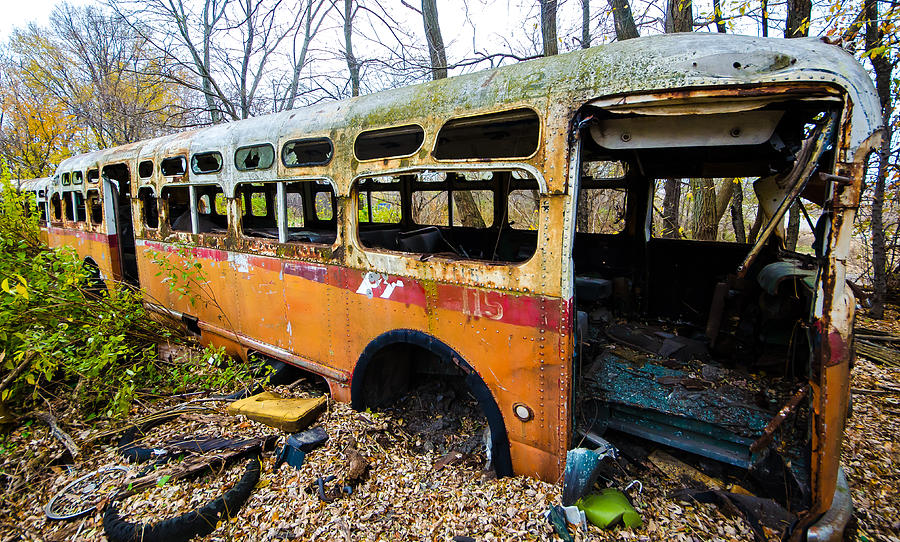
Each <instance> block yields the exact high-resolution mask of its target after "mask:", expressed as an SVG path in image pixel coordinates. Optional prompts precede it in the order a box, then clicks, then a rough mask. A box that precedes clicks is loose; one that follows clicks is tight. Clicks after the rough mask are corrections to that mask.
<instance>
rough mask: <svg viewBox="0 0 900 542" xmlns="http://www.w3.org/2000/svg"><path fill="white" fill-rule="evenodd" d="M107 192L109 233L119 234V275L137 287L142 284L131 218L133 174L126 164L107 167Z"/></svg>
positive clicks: (117, 235)
mask: <svg viewBox="0 0 900 542" xmlns="http://www.w3.org/2000/svg"><path fill="white" fill-rule="evenodd" d="M103 180H104V189H105V190H106V192H107V194H108V196H107V198H106V203H107V206H106V208H107V209H111V210H112V212H111V213H109V217H108V218H107V220H108V222H107V225H108V226H111V227H109V233H110V234H113V233H115V234H116V239H117V245H118V256H119V272H120V273H121V277H122V280H124V281H125V282H126V283H128V284H131V285H133V286H137V285H138V268H137V253H136V248H135V242H134V225H133V223H132V217H131V175H130V172H129V169H128V166H127V165H125V164H114V165H109V166H106V167H104V168H103Z"/></svg>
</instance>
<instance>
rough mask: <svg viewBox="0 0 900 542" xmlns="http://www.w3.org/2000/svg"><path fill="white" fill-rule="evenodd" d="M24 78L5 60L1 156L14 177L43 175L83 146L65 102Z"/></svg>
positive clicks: (0, 77)
mask: <svg viewBox="0 0 900 542" xmlns="http://www.w3.org/2000/svg"><path fill="white" fill-rule="evenodd" d="M26 80H27V78H26V77H25V76H23V74H22V73H21V72H19V71H18V69H17V67H16V66H14V65H12V64H11V63H9V62H8V61H7V62H6V63H5V65H3V66H2V69H0V83H2V84H0V111H2V114H0V156H3V157H4V158H5V162H6V164H5V165H6V167H8V168H9V170H10V172H11V173H12V175H13V176H14V177H17V178H34V177H45V176H48V175H52V174H53V172H54V170H55V169H56V166H57V164H59V162H60V161H61V160H62V159H64V158H66V157H67V156H69V155H70V154H72V153H73V152H77V151H78V150H81V149H82V147H81V145H79V141H80V139H81V137H80V136H81V134H80V132H79V130H78V128H77V126H78V122H77V120H76V119H75V117H74V116H73V115H71V114H70V113H69V111H68V109H67V108H66V106H65V104H63V103H62V102H60V101H59V100H57V99H56V97H55V96H54V95H53V94H51V93H49V92H47V91H46V90H45V89H44V88H42V87H40V86H30V85H28V84H26Z"/></svg>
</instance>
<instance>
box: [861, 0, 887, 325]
mask: <svg viewBox="0 0 900 542" xmlns="http://www.w3.org/2000/svg"><path fill="white" fill-rule="evenodd" d="M863 9H864V10H865V19H866V35H865V43H866V54H867V55H868V57H869V60H870V62H871V63H872V69H873V70H874V71H875V90H876V91H877V93H878V99H879V101H880V102H881V110H882V115H883V117H884V120H885V123H884V133H883V136H882V141H881V148H879V149H878V170H877V172H876V174H875V188H874V193H873V195H872V267H873V279H874V280H873V286H874V295H873V296H872V310H871V313H872V316H873V317H874V318H878V319H880V318H883V317H884V301H885V297H886V295H887V271H888V270H887V253H886V242H885V228H884V189H885V181H886V179H887V169H888V163H889V161H890V156H891V142H892V140H893V124H892V122H891V117H892V114H893V109H894V108H893V96H892V85H893V84H894V81H893V78H892V71H893V68H894V66H893V63H892V62H891V59H890V58H889V56H888V48H887V47H885V39H884V30H883V28H882V26H881V24H880V20H879V13H878V2H877V0H865V3H864V5H863Z"/></svg>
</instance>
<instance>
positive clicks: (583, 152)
mask: <svg viewBox="0 0 900 542" xmlns="http://www.w3.org/2000/svg"><path fill="white" fill-rule="evenodd" d="M717 107H719V109H718V111H717V110H716V109H715V108H713V107H707V108H705V109H702V110H701V111H698V110H699V109H700V108H699V107H696V106H694V107H691V106H686V105H685V104H676V105H674V106H672V107H671V108H669V109H665V108H662V109H652V108H641V107H630V108H629V107H613V108H604V107H594V106H590V105H589V106H586V107H584V108H583V110H582V111H581V112H580V113H579V116H578V118H577V119H576V121H577V122H576V123H575V124H576V126H578V129H579V130H580V134H579V136H580V142H581V143H580V168H581V171H580V174H581V178H580V187H579V188H580V189H579V195H578V206H579V208H578V213H577V220H576V222H577V224H576V233H575V239H574V248H573V264H574V274H575V278H574V282H575V284H574V298H575V310H574V313H575V318H574V320H575V324H574V326H575V337H576V354H575V357H574V363H573V369H574V388H575V391H574V393H575V414H574V420H573V422H574V426H575V432H576V434H577V438H578V439H582V438H584V439H586V440H588V441H590V440H591V439H592V438H594V437H597V436H602V435H605V434H609V433H608V430H612V434H613V435H616V434H623V433H624V434H627V435H630V436H631V437H639V438H640V439H645V440H649V441H652V442H654V443H657V444H662V445H665V446H670V447H672V448H676V449H679V450H683V451H686V452H690V453H691V454H694V456H696V457H698V458H707V459H713V460H716V461H717V462H719V463H720V464H724V465H728V467H722V468H726V469H730V470H731V471H734V472H736V473H738V475H739V476H740V477H741V478H743V479H746V480H750V481H748V482H745V483H748V484H755V487H756V488H757V489H761V490H763V492H764V493H765V494H768V495H770V496H772V497H774V498H776V499H777V500H779V501H780V502H782V503H783V504H785V505H786V506H787V507H788V508H789V509H791V510H798V509H802V508H803V507H804V506H805V505H808V499H809V488H810V480H809V465H810V458H809V451H810V444H809V443H810V439H811V434H810V427H809V412H808V408H809V407H808V404H807V402H806V401H804V399H805V398H806V397H807V381H808V380H809V378H810V376H811V372H813V371H815V370H816V368H815V367H814V366H813V364H811V360H812V359H813V348H814V344H815V331H814V329H813V302H814V298H815V291H816V282H817V280H818V274H819V269H820V265H821V262H822V261H823V256H824V252H825V250H826V249H827V246H828V234H829V232H828V227H829V220H828V218H829V212H828V204H827V200H828V199H829V195H830V193H831V191H832V190H834V189H835V187H836V186H839V185H840V178H837V177H835V176H833V175H831V174H830V173H831V169H832V164H833V163H834V160H835V157H834V153H833V149H834V148H835V138H836V137H837V131H838V130H837V129H836V124H837V119H838V118H839V113H840V107H841V103H840V101H839V100H836V99H833V98H827V97H824V98H822V99H816V100H812V99H785V98H784V97H782V98H780V101H776V100H774V99H773V100H758V101H750V102H737V103H731V104H728V103H725V104H721V103H720V104H718V105H717ZM698 113H704V114H698ZM789 209H791V211H788V210H789ZM754 213H755V214H756V217H755V219H754V217H753V215H754ZM792 213H796V214H795V215H794V216H793V224H791V223H790V222H791V221H790V220H789V217H790V215H791V214H792ZM798 219H799V222H800V224H799V226H798V224H797V222H798ZM792 226H793V228H794V230H795V231H796V232H798V234H797V236H798V237H799V243H798V244H797V246H796V247H793V246H790V244H789V243H787V242H786V237H788V236H787V233H786V232H787V231H790V229H791V227H792ZM783 408H786V410H785V411H784V412H785V413H787V415H786V416H784V417H781V418H779V411H782V409H783ZM594 440H595V441H597V439H596V438H594ZM720 466H721V465H720Z"/></svg>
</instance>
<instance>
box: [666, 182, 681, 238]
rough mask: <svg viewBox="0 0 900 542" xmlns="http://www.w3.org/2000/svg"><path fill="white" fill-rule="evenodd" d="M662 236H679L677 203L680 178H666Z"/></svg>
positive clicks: (679, 193) (678, 201) (679, 194)
mask: <svg viewBox="0 0 900 542" xmlns="http://www.w3.org/2000/svg"><path fill="white" fill-rule="evenodd" d="M663 194H664V196H663V208H662V222H663V229H662V236H663V237H665V238H667V239H678V238H679V237H681V225H680V224H679V220H678V218H679V217H678V211H679V209H678V205H679V203H680V202H681V180H680V179H666V184H665V187H664V190H663Z"/></svg>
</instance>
